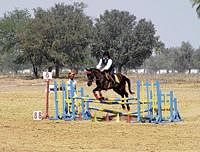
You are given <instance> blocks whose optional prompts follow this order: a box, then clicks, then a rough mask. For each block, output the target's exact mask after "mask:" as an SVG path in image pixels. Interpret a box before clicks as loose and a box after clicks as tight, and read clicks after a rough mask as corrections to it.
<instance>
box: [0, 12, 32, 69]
mask: <svg viewBox="0 0 200 152" xmlns="http://www.w3.org/2000/svg"><path fill="white" fill-rule="evenodd" d="M29 19H30V13H29V12H28V11H27V10H26V9H25V10H18V9H16V10H14V11H12V12H8V13H6V14H4V18H2V19H1V20H0V45H1V47H2V48H1V50H0V51H1V53H2V54H3V56H1V57H2V59H1V62H2V63H4V68H5V69H7V70H14V71H15V72H16V71H17V70H18V69H20V67H21V66H20V65H17V64H16V63H15V61H16V57H17V55H18V54H19V52H20V50H19V48H18V39H17V36H16V35H17V32H18V31H20V30H21V29H23V27H24V25H25V24H26V22H28V20H29ZM5 62H6V63H5ZM5 66H6V67H5Z"/></svg>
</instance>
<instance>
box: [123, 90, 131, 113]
mask: <svg viewBox="0 0 200 152" xmlns="http://www.w3.org/2000/svg"><path fill="white" fill-rule="evenodd" d="M124 94H125V96H126V98H128V93H127V92H126V91H125V92H124ZM126 102H128V100H126ZM126 107H127V110H128V111H129V110H130V106H129V104H126Z"/></svg>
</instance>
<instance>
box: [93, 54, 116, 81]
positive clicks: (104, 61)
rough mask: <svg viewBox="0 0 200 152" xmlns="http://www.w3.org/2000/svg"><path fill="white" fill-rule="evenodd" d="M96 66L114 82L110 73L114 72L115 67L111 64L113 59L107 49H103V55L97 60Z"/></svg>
mask: <svg viewBox="0 0 200 152" xmlns="http://www.w3.org/2000/svg"><path fill="white" fill-rule="evenodd" d="M96 68H97V69H99V70H101V72H105V74H106V77H107V78H108V79H110V80H111V81H113V82H114V84H115V80H114V79H113V77H112V75H113V74H114V73H115V69H114V66H113V61H112V59H111V57H110V54H109V52H108V51H105V52H104V53H103V57H102V58H101V59H100V60H99V63H98V65H97V66H96Z"/></svg>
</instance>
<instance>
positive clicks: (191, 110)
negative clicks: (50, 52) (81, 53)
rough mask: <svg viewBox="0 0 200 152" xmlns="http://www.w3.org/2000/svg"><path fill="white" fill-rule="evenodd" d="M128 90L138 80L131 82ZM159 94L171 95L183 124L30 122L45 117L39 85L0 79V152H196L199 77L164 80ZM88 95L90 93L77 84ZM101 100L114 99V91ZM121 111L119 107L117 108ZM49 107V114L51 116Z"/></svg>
mask: <svg viewBox="0 0 200 152" xmlns="http://www.w3.org/2000/svg"><path fill="white" fill-rule="evenodd" d="M129 78H131V82H132V89H133V90H135V82H136V80H137V79H141V80H146V79H148V80H152V77H151V76H134V75H133V76H129ZM153 79H159V80H160V83H161V88H162V89H163V90H168V91H169V90H170V89H172V90H173V91H174V93H175V96H176V97H177V99H178V108H179V112H180V114H181V117H182V118H183V121H182V122H178V123H167V124H149V123H145V124H144V123H135V124H128V123H126V122H125V121H122V122H119V123H117V122H115V121H112V122H93V121H63V120H59V121H50V120H42V121H34V120H33V118H32V114H33V111H35V110H42V111H44V104H45V103H44V97H45V93H44V88H45V83H44V81H43V80H42V79H39V80H25V79H13V78H5V77H0V88H1V89H0V143H1V145H0V151H1V152H11V151H12V152H47V151H48V152H63V151H72V152H73V151H74V152H133V151H148V152H159V151H163V152H168V151H170V152H171V151H174V152H177V151H181V152H182V151H185V152H190V151H191V152H197V151H200V76H163V77H159V78H158V77H153ZM78 86H79V87H80V86H85V87H84V88H85V92H86V93H87V94H91V91H92V87H94V85H93V86H92V87H87V86H86V81H84V80H78ZM104 95H105V96H111V97H115V96H116V94H114V93H113V92H112V91H108V92H104ZM118 108H120V107H118ZM52 111H53V108H52V103H50V114H51V115H53V112H52Z"/></svg>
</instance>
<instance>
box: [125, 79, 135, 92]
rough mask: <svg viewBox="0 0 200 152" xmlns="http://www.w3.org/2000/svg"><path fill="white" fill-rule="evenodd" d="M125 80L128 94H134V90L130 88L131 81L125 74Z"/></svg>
mask: <svg viewBox="0 0 200 152" xmlns="http://www.w3.org/2000/svg"><path fill="white" fill-rule="evenodd" d="M125 81H126V82H127V83H128V91H129V92H130V94H134V92H133V91H132V90H131V81H130V79H129V78H127V77H126V76H125Z"/></svg>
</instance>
